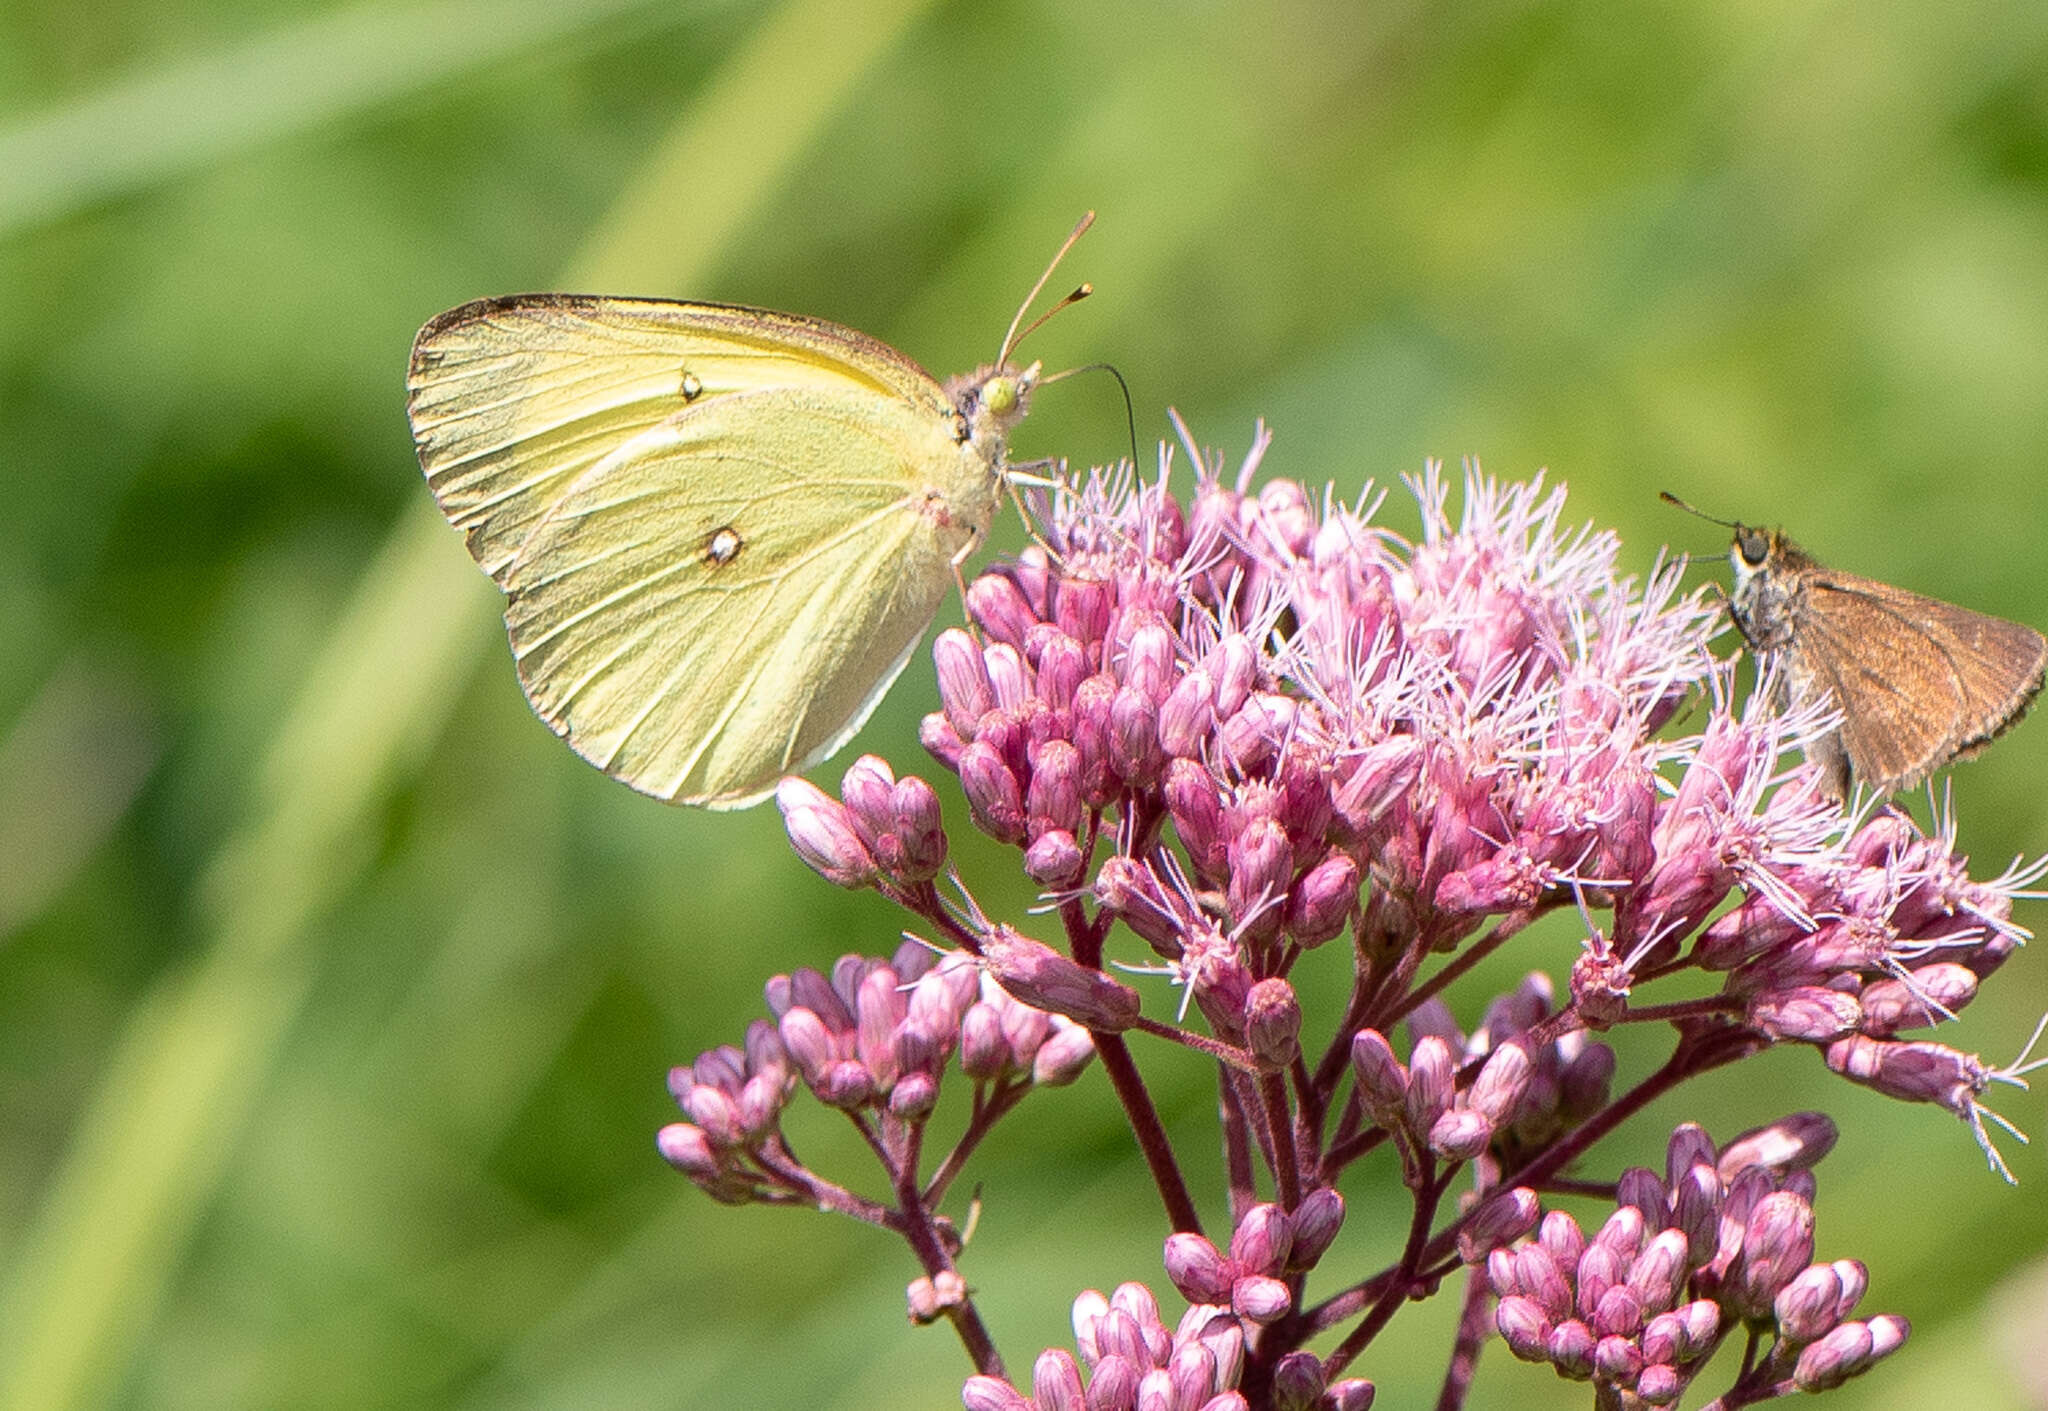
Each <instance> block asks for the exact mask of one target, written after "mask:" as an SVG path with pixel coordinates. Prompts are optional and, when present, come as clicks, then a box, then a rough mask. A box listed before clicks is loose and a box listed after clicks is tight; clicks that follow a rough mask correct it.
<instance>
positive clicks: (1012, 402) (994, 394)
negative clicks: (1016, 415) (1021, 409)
mask: <svg viewBox="0 0 2048 1411" xmlns="http://www.w3.org/2000/svg"><path fill="white" fill-rule="evenodd" d="M1018 396H1019V392H1018V388H1017V379H1016V378H1014V377H991V378H990V379H989V380H988V381H987V382H984V383H983V384H982V386H981V404H982V405H983V406H984V407H987V408H988V409H989V410H990V411H991V412H993V413H995V414H996V415H997V416H1008V415H1009V414H1010V413H1011V412H1014V411H1015V410H1017V401H1018Z"/></svg>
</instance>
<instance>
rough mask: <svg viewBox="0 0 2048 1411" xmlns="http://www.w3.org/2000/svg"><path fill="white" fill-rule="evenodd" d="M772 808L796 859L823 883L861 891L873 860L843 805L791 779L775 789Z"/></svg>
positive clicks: (869, 876) (870, 878)
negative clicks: (776, 810)
mask: <svg viewBox="0 0 2048 1411" xmlns="http://www.w3.org/2000/svg"><path fill="white" fill-rule="evenodd" d="M775 804H776V807H778V808H780V809H781V810H782V822H783V826H784V827H785V828H787V829H788V830H789V843H790V846H791V847H792V848H794V849H795V850H796V855H797V856H798V857H800V858H802V859H803V861H804V863H805V864H806V865H807V866H808V867H809V868H810V869H811V870H812V871H813V872H816V873H817V874H818V875H819V876H820V877H823V878H824V879H825V880H826V881H828V882H831V883H833V884H834V885H835V886H840V887H864V886H866V885H867V884H868V883H869V882H871V881H873V880H874V876H875V860H874V858H873V857H872V856H871V855H870V854H869V852H868V850H867V847H866V845H865V844H863V843H862V842H861V840H860V834H859V832H858V831H857V830H856V829H855V827H854V823H853V816H852V814H850V813H849V812H848V811H847V809H846V807H845V805H843V804H841V803H840V802H839V801H838V800H837V799H835V798H833V797H832V796H831V795H830V794H828V793H826V792H825V791H824V790H823V789H820V788H819V787H818V786H817V785H815V784H813V783H811V782H810V781H809V780H807V779H799V778H797V777H796V776H795V775H791V776H789V777H788V778H785V779H784V780H783V781H782V782H781V783H780V784H778V785H776V786H775Z"/></svg>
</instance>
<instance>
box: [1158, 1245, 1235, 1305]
mask: <svg viewBox="0 0 2048 1411" xmlns="http://www.w3.org/2000/svg"><path fill="white" fill-rule="evenodd" d="M1166 1277H1167V1278H1169V1279H1171V1280H1172V1281H1173V1286H1174V1287H1175V1288H1177V1289H1179V1290H1180V1293H1181V1297H1183V1298H1185V1299H1187V1301H1188V1302H1190V1303H1224V1302H1228V1301H1229V1298H1230V1285H1231V1282H1232V1280H1233V1279H1234V1278H1235V1277H1236V1270H1235V1268H1234V1267H1233V1266H1232V1265H1231V1264H1230V1262H1229V1261H1227V1260H1225V1259H1224V1257H1223V1256H1222V1254H1220V1253H1218V1252H1217V1249H1216V1246H1215V1245H1213V1244H1211V1243H1209V1241H1208V1240H1206V1239H1204V1238H1203V1237H1202V1236H1200V1235H1196V1234H1188V1233H1184V1232H1183V1233H1178V1234H1172V1235H1168V1236H1167V1237H1166Z"/></svg>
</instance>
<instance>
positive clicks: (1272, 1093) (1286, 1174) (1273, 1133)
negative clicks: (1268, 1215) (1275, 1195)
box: [1259, 1073, 1301, 1210]
mask: <svg viewBox="0 0 2048 1411" xmlns="http://www.w3.org/2000/svg"><path fill="white" fill-rule="evenodd" d="M1259 1105H1260V1107H1261V1109H1262V1110H1263V1111H1264V1113H1265V1117H1266V1133H1267V1140H1268V1141H1269V1142H1270V1143H1271V1146H1272V1152H1273V1183H1274V1185H1275V1187H1276V1188H1277V1189H1278V1190H1279V1192H1280V1208H1281V1209H1283V1210H1292V1209H1294V1207H1295V1206H1297V1205H1299V1204H1301V1170H1300V1167H1299V1166H1298V1165H1297V1164H1296V1161H1297V1158H1296V1156H1295V1149H1294V1121H1293V1117H1292V1115H1291V1114H1290V1112H1289V1111H1288V1106H1287V1081H1286V1079H1284V1078H1283V1077H1281V1075H1280V1074H1278V1073H1267V1074H1264V1075H1262V1076H1261V1077H1260V1078H1259Z"/></svg>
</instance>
